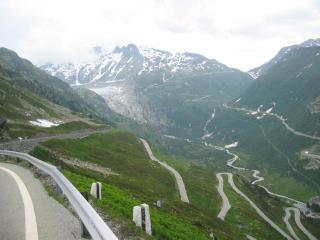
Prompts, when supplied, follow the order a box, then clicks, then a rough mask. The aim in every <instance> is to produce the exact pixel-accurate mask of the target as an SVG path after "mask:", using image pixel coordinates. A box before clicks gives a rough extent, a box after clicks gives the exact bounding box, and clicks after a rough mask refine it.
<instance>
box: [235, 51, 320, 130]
mask: <svg viewBox="0 0 320 240" xmlns="http://www.w3.org/2000/svg"><path fill="white" fill-rule="evenodd" d="M319 96H320V47H317V46H315V47H296V48H294V49H291V50H290V51H288V52H287V53H286V55H285V58H283V59H282V60H281V61H280V60H279V61H278V62H277V63H274V64H272V66H269V68H268V69H267V70H265V72H264V73H263V74H262V75H261V76H260V77H259V78H258V79H257V80H256V81H255V82H254V84H252V85H251V86H250V88H248V89H247V91H246V92H245V93H244V94H243V95H242V96H241V100H238V101H237V103H235V105H236V106H239V105H240V106H247V107H249V108H251V109H257V108H258V107H259V106H260V105H263V107H262V108H261V110H267V109H269V108H271V107H273V106H274V107H273V109H272V112H274V113H277V114H278V115H280V116H281V115H282V116H283V117H284V118H285V119H287V120H288V124H289V125H291V126H292V127H294V128H295V129H298V130H300V131H302V132H305V133H308V134H311V135H313V134H316V135H319V131H320V112H319ZM270 111H271V110H270Z"/></svg>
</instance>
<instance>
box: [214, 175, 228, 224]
mask: <svg viewBox="0 0 320 240" xmlns="http://www.w3.org/2000/svg"><path fill="white" fill-rule="evenodd" d="M223 174H224V173H217V174H216V176H217V178H218V181H219V185H218V192H219V194H220V196H221V198H222V207H221V210H220V212H219V214H218V218H220V219H221V220H222V221H224V218H225V217H226V215H227V213H228V211H229V209H230V208H231V205H230V202H229V199H228V197H227V196H226V194H225V193H224V191H223V177H222V175H223Z"/></svg>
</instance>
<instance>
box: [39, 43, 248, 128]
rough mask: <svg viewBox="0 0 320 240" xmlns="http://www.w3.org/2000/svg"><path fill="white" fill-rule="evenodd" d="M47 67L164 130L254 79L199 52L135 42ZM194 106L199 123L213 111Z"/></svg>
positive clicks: (114, 106)
mask: <svg viewBox="0 0 320 240" xmlns="http://www.w3.org/2000/svg"><path fill="white" fill-rule="evenodd" d="M41 68H42V69H43V70H45V71H47V72H48V73H50V74H51V75H53V76H56V77H59V78H60V79H62V80H64V81H66V82H68V83H69V84H70V85H76V86H78V87H82V88H83V87H85V88H89V89H90V90H93V91H94V92H96V93H98V94H99V95H101V96H102V97H104V99H105V100H106V102H107V104H108V105H109V106H110V108H111V109H112V110H113V111H115V112H117V113H119V114H121V115H124V116H126V117H129V118H131V119H133V120H136V121H138V122H140V123H147V124H150V125H152V126H154V127H156V128H158V129H161V130H163V131H166V130H167V129H168V128H175V129H177V128H180V129H181V131H185V129H184V128H187V127H188V126H189V125H190V121H189V122H185V121H186V117H187V115H190V112H191V108H192V109H193V108H199V111H202V112H206V113H207V111H203V110H200V109H202V108H203V107H202V106H206V107H207V106H210V109H211V108H212V106H214V105H217V104H221V103H223V102H226V101H228V100H231V99H232V98H234V97H236V96H238V95H240V93H242V91H243V90H244V89H246V88H247V87H248V86H249V85H250V83H251V82H252V78H251V77H250V76H249V75H248V74H247V73H244V72H241V71H239V70H237V69H233V68H230V67H228V66H226V65H224V64H222V63H220V62H218V61H216V60H214V59H208V58H206V57H204V56H202V55H199V54H195V53H175V54H173V53H170V52H167V51H163V50H158V49H153V48H147V47H137V46H135V45H134V44H129V45H127V46H124V47H116V48H115V49H114V50H113V51H112V52H110V53H107V54H103V55H100V56H99V57H98V58H97V59H96V60H95V61H93V62H89V63H84V64H80V65H75V64H73V63H68V64H60V65H53V64H47V65H44V66H42V67H41ZM210 111H211V110H209V112H210ZM193 112H194V116H190V117H193V118H197V119H195V120H194V121H195V125H196V124H197V122H198V121H199V120H198V118H201V121H202V120H203V119H205V118H206V117H207V116H203V113H200V112H197V109H196V110H195V109H193ZM202 118H203V119H202ZM191 125H194V124H193V123H191Z"/></svg>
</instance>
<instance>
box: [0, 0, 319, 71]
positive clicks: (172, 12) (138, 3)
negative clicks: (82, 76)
mask: <svg viewBox="0 0 320 240" xmlns="http://www.w3.org/2000/svg"><path fill="white" fill-rule="evenodd" d="M0 31H1V32H0V46H3V47H7V48H10V49H13V50H15V51H16V52H18V54H19V55H21V56H22V57H24V58H28V59H30V60H31V61H32V62H33V63H35V64H37V65H40V64H44V63H46V62H54V63H59V62H66V61H85V60H86V59H88V58H89V57H90V56H91V55H90V52H91V51H90V49H92V47H94V46H103V47H104V48H105V49H107V50H112V49H113V48H114V47H115V46H117V45H120V46H122V45H125V44H128V43H134V44H136V45H144V46H149V47H154V48H159V49H163V50H168V51H171V52H196V53H200V54H202V55H205V56H206V57H208V58H215V59H216V60H218V61H220V62H222V63H225V64H227V65H228V66H231V67H236V68H239V69H242V70H248V69H250V68H253V67H255V66H258V65H260V64H262V63H264V62H266V61H267V60H269V59H270V58H271V57H272V56H274V55H275V54H276V53H277V51H278V50H279V49H280V48H281V47H282V46H287V45H291V44H295V43H300V42H302V41H304V40H306V39H309V38H320V0H241V1H240V0H114V1H113V0H86V1H85V0H0Z"/></svg>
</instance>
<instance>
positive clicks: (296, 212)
mask: <svg viewBox="0 0 320 240" xmlns="http://www.w3.org/2000/svg"><path fill="white" fill-rule="evenodd" d="M285 211H286V215H285V216H284V218H283V220H284V222H285V223H286V225H287V228H288V230H289V231H290V233H291V232H292V233H291V235H292V236H294V235H295V237H294V238H295V239H296V240H299V237H297V235H296V234H295V232H294V231H293V229H292V226H291V225H290V222H289V219H290V217H291V213H290V211H292V212H293V213H294V221H295V222H296V225H297V226H298V227H299V228H300V230H301V231H302V232H303V233H304V234H305V235H306V236H307V237H308V238H309V239H310V240H317V238H316V237H315V236H313V235H312V234H311V233H310V232H309V231H308V230H307V229H306V228H305V227H304V226H303V225H302V223H301V220H300V219H301V218H300V217H301V216H300V215H301V213H300V211H299V209H298V208H295V207H288V208H285ZM290 229H291V230H290Z"/></svg>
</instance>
